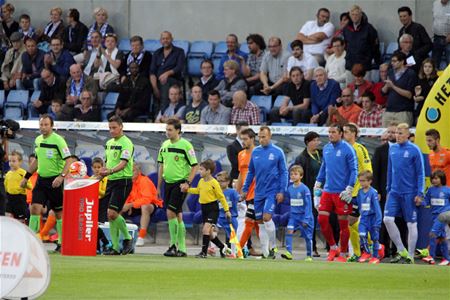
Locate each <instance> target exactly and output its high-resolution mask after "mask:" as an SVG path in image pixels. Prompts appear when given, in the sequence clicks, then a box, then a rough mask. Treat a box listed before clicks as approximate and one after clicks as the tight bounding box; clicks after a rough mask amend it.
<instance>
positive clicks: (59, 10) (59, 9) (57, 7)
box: [50, 6, 63, 16]
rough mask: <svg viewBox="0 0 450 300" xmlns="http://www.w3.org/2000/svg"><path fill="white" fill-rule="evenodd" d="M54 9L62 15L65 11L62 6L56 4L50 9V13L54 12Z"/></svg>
mask: <svg viewBox="0 0 450 300" xmlns="http://www.w3.org/2000/svg"><path fill="white" fill-rule="evenodd" d="M54 11H56V12H57V13H58V15H60V16H61V15H62V13H63V11H62V9H61V7H59V6H55V7H52V8H51V9H50V13H52V12H54Z"/></svg>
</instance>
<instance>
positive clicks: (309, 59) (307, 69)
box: [287, 40, 319, 81]
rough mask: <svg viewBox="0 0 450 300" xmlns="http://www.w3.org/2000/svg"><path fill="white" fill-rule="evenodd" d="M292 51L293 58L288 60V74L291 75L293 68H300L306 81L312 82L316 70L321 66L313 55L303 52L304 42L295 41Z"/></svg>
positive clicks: (292, 44)
mask: <svg viewBox="0 0 450 300" xmlns="http://www.w3.org/2000/svg"><path fill="white" fill-rule="evenodd" d="M291 50H292V56H291V57H289V59H288V63H287V72H288V73H289V72H290V71H291V69H292V67H300V68H301V69H302V71H303V75H304V77H305V80H308V81H309V80H312V77H313V72H314V69H315V68H317V67H318V66H319V64H318V63H317V60H316V59H315V58H314V56H312V55H311V54H309V53H307V52H304V51H303V43H302V41H299V40H295V41H293V42H292V43H291Z"/></svg>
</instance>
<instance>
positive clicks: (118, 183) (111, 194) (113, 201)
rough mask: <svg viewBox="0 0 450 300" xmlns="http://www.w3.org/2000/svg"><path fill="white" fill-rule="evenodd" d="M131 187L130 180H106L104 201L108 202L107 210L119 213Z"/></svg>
mask: <svg viewBox="0 0 450 300" xmlns="http://www.w3.org/2000/svg"><path fill="white" fill-rule="evenodd" d="M132 185H133V182H132V180H131V178H125V179H115V180H108V183H107V184H106V192H105V197H104V199H105V200H109V205H108V208H109V209H112V210H115V211H116V212H118V213H120V211H121V210H122V208H123V205H124V204H125V201H126V200H127V198H128V195H129V194H130V192H131V187H132Z"/></svg>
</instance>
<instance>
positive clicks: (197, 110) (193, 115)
mask: <svg viewBox="0 0 450 300" xmlns="http://www.w3.org/2000/svg"><path fill="white" fill-rule="evenodd" d="M191 96H192V101H191V103H189V105H186V109H185V110H184V114H183V116H182V118H181V120H180V121H181V123H186V124H200V118H201V114H202V110H203V109H204V108H205V107H206V106H207V105H208V103H206V101H203V98H202V88H201V87H200V86H198V85H196V86H193V87H192V89H191Z"/></svg>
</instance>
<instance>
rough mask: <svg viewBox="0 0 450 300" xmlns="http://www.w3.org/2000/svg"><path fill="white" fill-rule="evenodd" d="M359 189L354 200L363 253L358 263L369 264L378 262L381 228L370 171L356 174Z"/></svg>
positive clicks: (379, 208)
mask: <svg viewBox="0 0 450 300" xmlns="http://www.w3.org/2000/svg"><path fill="white" fill-rule="evenodd" d="M358 179H359V182H360V184H361V189H360V190H359V192H358V195H357V196H356V198H355V200H354V204H356V205H358V208H359V213H360V215H361V217H360V220H359V228H358V230H359V239H360V243H361V246H362V247H363V253H362V254H361V257H360V258H359V262H360V263H364V262H369V263H370V264H379V263H380V259H379V258H378V250H379V248H380V244H379V238H380V228H381V219H382V215H381V207H380V202H379V200H378V192H377V190H376V189H374V188H373V187H372V186H371V184H372V180H373V174H372V172H370V171H367V170H366V171H363V172H361V173H359V174H358ZM368 233H370V238H371V239H372V242H373V244H372V254H371V253H370V252H371V251H370V249H369V242H368Z"/></svg>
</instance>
